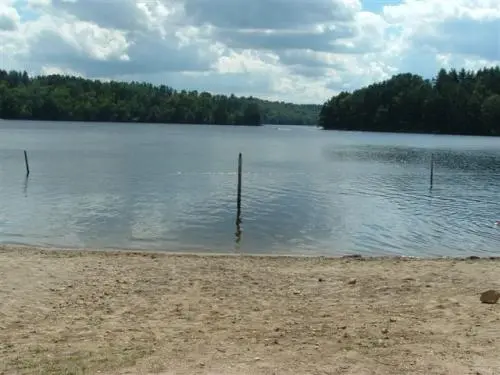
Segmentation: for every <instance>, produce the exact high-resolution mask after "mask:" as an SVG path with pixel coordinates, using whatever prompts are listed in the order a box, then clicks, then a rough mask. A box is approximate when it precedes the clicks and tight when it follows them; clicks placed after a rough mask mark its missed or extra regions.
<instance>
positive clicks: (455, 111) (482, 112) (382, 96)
mask: <svg viewBox="0 0 500 375" xmlns="http://www.w3.org/2000/svg"><path fill="white" fill-rule="evenodd" d="M318 123H319V126H320V127H322V128H323V129H328V130H356V131H376V132H408V133H435V134H462V135H490V136H500V68H499V67H496V68H484V69H481V70H478V71H476V72H473V71H466V70H464V69H462V70H460V71H457V70H455V69H451V70H445V69H441V70H440V71H439V72H438V74H437V75H436V77H435V78H433V79H431V80H428V79H424V78H422V77H421V76H418V75H415V74H409V73H406V74H398V75H395V76H393V77H392V78H390V79H388V80H386V81H383V82H379V83H375V84H372V85H370V86H367V87H364V88H362V89H359V90H355V91H353V92H352V93H349V92H341V93H340V94H338V95H336V96H334V97H332V98H331V99H330V100H328V101H327V102H326V103H324V105H323V106H322V108H321V111H320V116H319V121H318Z"/></svg>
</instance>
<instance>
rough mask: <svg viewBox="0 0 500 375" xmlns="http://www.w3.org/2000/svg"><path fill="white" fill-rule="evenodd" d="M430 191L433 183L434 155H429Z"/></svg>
mask: <svg viewBox="0 0 500 375" xmlns="http://www.w3.org/2000/svg"><path fill="white" fill-rule="evenodd" d="M430 183H431V189H432V185H433V183H434V153H432V154H431V181H430Z"/></svg>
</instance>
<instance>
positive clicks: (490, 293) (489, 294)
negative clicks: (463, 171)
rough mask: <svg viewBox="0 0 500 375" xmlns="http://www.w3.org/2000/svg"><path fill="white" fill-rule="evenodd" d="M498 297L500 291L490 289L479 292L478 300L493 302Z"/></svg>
mask: <svg viewBox="0 0 500 375" xmlns="http://www.w3.org/2000/svg"><path fill="white" fill-rule="evenodd" d="M499 299H500V292H498V291H496V290H493V289H490V290H487V291H486V292H483V293H481V297H480V300H481V302H482V303H490V304H495V303H497V302H498V300H499Z"/></svg>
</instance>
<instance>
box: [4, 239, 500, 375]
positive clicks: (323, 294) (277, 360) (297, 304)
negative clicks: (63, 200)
mask: <svg viewBox="0 0 500 375" xmlns="http://www.w3.org/2000/svg"><path fill="white" fill-rule="evenodd" d="M499 265H500V261H498V260H488V259H481V260H404V259H367V260H359V259H325V258H291V257H250V256H248V257H242V256H196V255H165V254H158V253H127V252H114V253H104V252H90V251H89V252H81V251H51V250H40V249H29V248H12V247H0V374H146V373H148V374H149V373H151V374H152V373H160V374H225V375H229V374H234V375H240V374H256V375H258V374H280V375H281V374H384V375H390V374H398V375H399V374H453V375H460V374H483V375H493V374H500V305H499V304H496V305H487V304H481V303H480V302H479V294H480V293H481V292H482V291H484V290H487V289H491V288H497V289H498V288H499V287H500V275H499V272H498V271H499ZM353 279H356V280H355V281H356V282H354V280H353Z"/></svg>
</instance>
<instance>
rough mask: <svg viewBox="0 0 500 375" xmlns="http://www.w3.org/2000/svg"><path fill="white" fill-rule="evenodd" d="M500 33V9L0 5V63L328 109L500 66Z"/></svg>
mask: <svg viewBox="0 0 500 375" xmlns="http://www.w3.org/2000/svg"><path fill="white" fill-rule="evenodd" d="M379 2H380V1H379ZM382 2H383V1H382ZM499 29H500V1H498V0H453V1H449V2H448V1H442V0H401V1H398V2H395V1H394V0H386V3H385V5H384V6H382V7H377V8H376V9H375V8H373V1H372V0H363V1H361V0H309V1H303V0H253V1H251V2H249V1H243V0H0V63H1V64H2V67H3V68H7V69H11V68H16V69H26V70H28V71H29V72H31V73H50V72H62V73H65V74H73V73H74V74H79V75H83V76H88V77H101V78H113V79H128V80H132V79H133V80H148V81H152V82H153V83H162V84H168V85H172V86H174V87H175V88H178V89H183V88H186V89H197V90H200V91H201V90H208V91H212V92H220V93H226V94H227V93H235V94H237V95H254V96H262V97H265V98H270V99H277V100H291V101H297V102H323V101H324V100H325V99H327V98H328V97H329V96H331V95H332V94H334V93H336V92H339V91H341V90H351V89H355V88H358V87H360V86H363V85H366V84H369V83H371V82H373V81H376V80H381V79H386V78H388V77H390V76H391V75H392V74H395V73H398V72H406V71H411V72H414V73H418V74H423V75H424V76H426V77H430V76H431V75H433V74H435V73H436V71H437V69H439V68H440V67H456V68H461V67H465V68H469V69H475V68H479V67H482V66H485V65H493V64H497V63H499V60H500V39H499V32H500V30H499Z"/></svg>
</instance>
